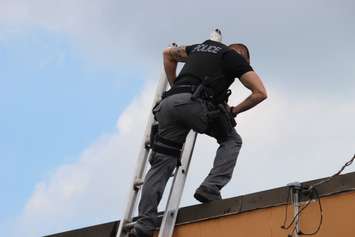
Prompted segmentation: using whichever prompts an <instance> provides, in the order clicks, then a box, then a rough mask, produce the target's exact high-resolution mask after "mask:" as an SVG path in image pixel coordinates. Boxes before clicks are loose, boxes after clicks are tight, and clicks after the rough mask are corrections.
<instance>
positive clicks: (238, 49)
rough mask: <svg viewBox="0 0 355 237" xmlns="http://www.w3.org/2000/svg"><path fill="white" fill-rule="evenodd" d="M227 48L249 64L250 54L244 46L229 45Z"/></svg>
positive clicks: (239, 44)
mask: <svg viewBox="0 0 355 237" xmlns="http://www.w3.org/2000/svg"><path fill="white" fill-rule="evenodd" d="M228 47H229V48H231V49H233V50H235V51H236V52H237V53H239V54H240V55H241V56H242V57H243V58H244V59H245V60H246V61H247V62H248V63H250V53H249V49H248V47H247V46H246V45H245V44H241V43H238V44H231V45H229V46H228Z"/></svg>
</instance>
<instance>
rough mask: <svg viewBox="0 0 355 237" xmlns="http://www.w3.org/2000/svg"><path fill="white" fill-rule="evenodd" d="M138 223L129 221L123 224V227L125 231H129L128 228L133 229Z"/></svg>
mask: <svg viewBox="0 0 355 237" xmlns="http://www.w3.org/2000/svg"><path fill="white" fill-rule="evenodd" d="M136 223H137V222H136V221H132V222H127V223H126V224H125V225H124V226H123V228H124V230H125V231H128V230H130V229H132V228H133V227H134V225H135V224H136Z"/></svg>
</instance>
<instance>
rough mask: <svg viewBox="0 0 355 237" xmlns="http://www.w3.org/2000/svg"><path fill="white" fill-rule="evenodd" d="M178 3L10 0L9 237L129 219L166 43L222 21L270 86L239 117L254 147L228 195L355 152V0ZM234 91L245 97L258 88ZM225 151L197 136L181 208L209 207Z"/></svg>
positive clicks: (4, 53) (4, 128) (5, 41)
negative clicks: (209, 188)
mask: <svg viewBox="0 0 355 237" xmlns="http://www.w3.org/2000/svg"><path fill="white" fill-rule="evenodd" d="M179 3H180V4H181V5H180V6H183V7H182V8H183V9H184V10H182V11H181V10H176V11H171V5H172V4H175V5H178V4H176V3H175V2H174V3H171V2H169V1H165V0H158V1H156V2H155V3H154V4H152V3H151V2H148V1H145V2H141V3H140V4H139V7H137V2H134V1H130V2H124V3H122V2H119V1H116V0H92V1H90V3H88V2H87V1H85V0H74V1H69V0H54V1H46V0H35V1H31V2H29V1H21V0H1V1H0V157H1V165H0V187H1V188H2V190H4V192H3V193H2V195H0V210H1V212H0V235H1V236H14V237H17V236H30V237H32V236H40V235H44V234H49V233H55V232H61V231H64V230H69V229H74V228H79V227H83V226H88V225H94V224H98V223H103V222H108V221H112V220H117V219H119V218H120V217H121V216H122V213H123V210H124V202H125V200H126V197H127V190H128V186H129V184H130V179H131V176H132V175H133V171H134V167H135V158H136V157H137V153H138V148H139V146H140V142H141V140H142V136H143V131H144V126H145V122H146V118H147V114H148V113H149V110H150V107H151V101H152V96H153V93H154V88H155V83H156V81H157V80H158V78H159V74H160V69H161V64H162V59H161V52H162V49H163V48H164V47H166V46H167V45H169V44H170V43H171V42H177V43H178V44H189V43H196V42H200V41H203V40H204V39H205V38H207V37H208V35H209V33H210V31H211V30H212V29H214V28H215V27H219V28H221V29H222V32H223V35H224V42H225V43H227V44H228V43H235V42H236V41H237V42H243V43H245V44H247V45H248V46H249V47H250V50H251V55H252V66H253V67H254V69H255V70H256V71H257V72H258V74H259V75H260V76H261V78H262V79H263V81H264V82H265V84H266V87H267V90H268V94H269V98H268V100H267V101H265V102H263V103H262V104H261V105H260V106H258V107H257V108H255V109H253V110H251V111H248V112H247V113H245V114H242V115H240V116H239V118H238V127H237V129H238V132H239V133H240V134H241V135H242V137H243V140H244V144H243V148H242V151H241V154H240V157H239V158H238V164H237V168H236V172H235V174H234V177H233V179H232V181H231V183H230V184H228V185H227V186H226V188H225V189H224V190H223V197H231V196H237V195H241V194H245V193H251V192H256V191H260V190H265V189H268V188H273V187H278V186H283V185H285V184H287V183H288V182H293V181H296V180H298V181H303V180H310V179H316V178H321V177H325V176H329V175H331V174H332V173H334V172H335V171H337V169H338V168H340V167H341V166H342V165H343V164H344V163H345V162H346V161H347V160H348V159H350V157H351V156H352V155H353V153H354V148H355V147H354V144H355V143H354V141H355V137H354V134H355V133H354V131H355V125H354V122H353V121H354V120H355V110H354V108H355V93H354V88H355V79H354V78H355V67H354V65H355V60H354V57H353V52H355V45H354V43H353V42H354V41H355V29H354V27H353V22H355V15H354V10H355V5H354V2H353V1H351V0H341V1H336V2H334V1H330V0H329V1H324V0H314V1H312V2H309V1H307V0H300V1H297V2H287V1H282V0H270V1H268V2H265V3H264V2H260V1H257V0H250V1H248V2H238V1H236V2H233V3H231V2H230V1H227V0H226V1H221V2H220V5H218V6H215V4H208V3H206V2H205V1H193V2H191V1H185V0H182V1H181V2H179ZM186 6H188V7H187V9H190V10H186ZM177 8H178V9H180V8H179V7H178V6H177ZM196 9H198V11H196ZM232 89H233V95H232V98H231V101H232V102H233V103H235V104H237V103H238V102H239V101H241V100H242V99H244V98H245V96H247V95H248V93H249V92H248V91H247V90H246V89H244V88H243V87H242V86H241V84H240V83H238V82H236V83H234V85H233V88H232ZM216 148H217V147H216V143H215V142H214V141H213V140H209V139H208V138H206V137H204V136H199V137H198V141H197V145H196V150H195V153H194V154H195V155H194V159H193V161H192V164H191V173H192V174H193V175H191V176H190V177H189V179H188V181H187V185H186V191H185V192H184V196H183V198H182V205H185V206H186V205H191V204H195V203H196V201H194V199H193V198H192V197H191V193H193V191H194V188H196V187H197V186H198V185H199V183H200V182H201V180H202V179H203V178H204V176H205V175H206V174H207V173H208V171H209V168H210V164H211V163H212V161H213V155H211V154H214V152H215V149H216ZM291 164H292V165H291ZM275 170H277V172H276V171H275ZM300 171H302V172H300ZM350 171H355V168H354V167H350V168H349V169H347V170H346V172H350Z"/></svg>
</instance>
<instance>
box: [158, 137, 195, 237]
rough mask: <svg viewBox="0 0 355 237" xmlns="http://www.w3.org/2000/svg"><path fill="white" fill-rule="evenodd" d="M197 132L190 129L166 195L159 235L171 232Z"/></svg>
mask: <svg viewBox="0 0 355 237" xmlns="http://www.w3.org/2000/svg"><path fill="white" fill-rule="evenodd" d="M196 138H197V133H196V132H194V131H190V132H189V134H188V136H187V138H186V142H185V145H184V150H183V153H182V156H181V166H180V167H178V168H177V170H176V173H175V177H174V180H173V183H172V184H171V189H170V193H169V197H168V202H167V205H166V209H165V213H164V216H163V220H162V223H161V227H160V230H159V237H170V236H172V234H173V231H174V227H175V222H176V217H177V214H178V210H179V205H180V201H181V197H182V194H183V190H184V186H185V181H186V178H187V174H188V170H189V166H190V161H191V157H192V153H193V150H194V147H195V142H196Z"/></svg>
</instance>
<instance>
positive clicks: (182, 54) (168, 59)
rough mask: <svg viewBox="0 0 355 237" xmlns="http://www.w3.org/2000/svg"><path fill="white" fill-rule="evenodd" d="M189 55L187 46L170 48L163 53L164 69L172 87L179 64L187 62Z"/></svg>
mask: <svg viewBox="0 0 355 237" xmlns="http://www.w3.org/2000/svg"><path fill="white" fill-rule="evenodd" d="M187 57H188V55H187V53H186V48H185V46H178V47H169V48H166V49H164V51H163V60H164V69H165V72H166V76H167V77H168V81H169V84H170V86H172V85H173V84H174V81H175V79H176V67H177V63H178V62H185V61H186V59H187Z"/></svg>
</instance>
